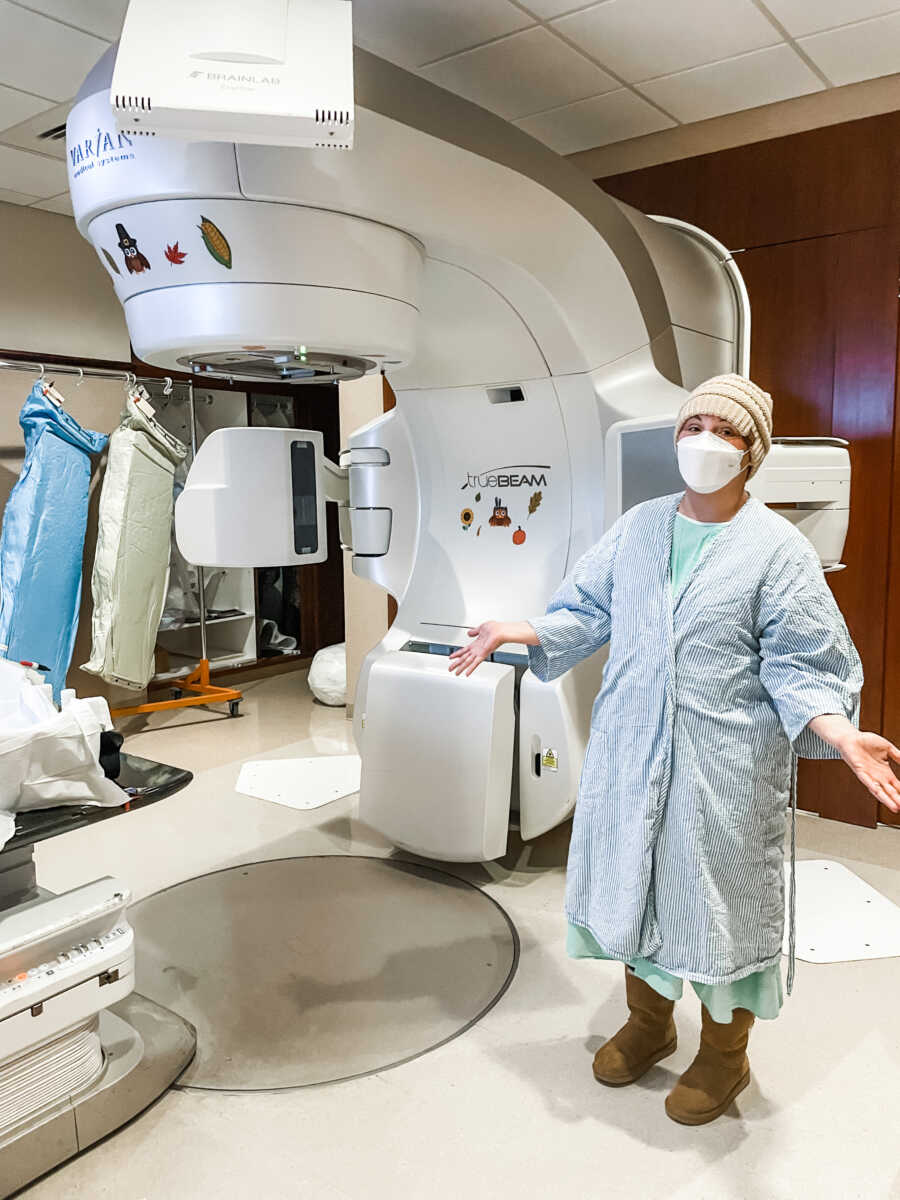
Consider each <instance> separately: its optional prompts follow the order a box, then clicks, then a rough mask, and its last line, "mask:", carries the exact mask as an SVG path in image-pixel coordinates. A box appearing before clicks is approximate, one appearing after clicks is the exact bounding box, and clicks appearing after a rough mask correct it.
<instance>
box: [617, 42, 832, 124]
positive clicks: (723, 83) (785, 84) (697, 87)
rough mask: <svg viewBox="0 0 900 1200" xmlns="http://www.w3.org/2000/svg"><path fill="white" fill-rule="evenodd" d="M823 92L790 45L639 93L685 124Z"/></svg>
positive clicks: (662, 81)
mask: <svg viewBox="0 0 900 1200" xmlns="http://www.w3.org/2000/svg"><path fill="white" fill-rule="evenodd" d="M822 89H823V84H822V82H821V81H820V80H819V79H818V77H817V76H816V75H815V74H814V73H813V72H812V71H811V70H810V69H809V67H808V66H807V65H806V63H805V62H804V61H803V60H802V59H801V58H800V56H799V55H798V54H796V53H795V52H794V50H792V49H791V47H790V46H788V45H787V44H785V43H782V44H781V45H780V46H772V47H770V48H769V49H768V50H754V51H753V53H752V54H741V55H739V56H738V57H737V58H728V59H726V60H725V61H724V62H718V63H711V64H710V65H709V66H708V67H696V68H694V70H692V71H680V72H679V73H678V74H677V75H667V76H665V77H664V78H662V79H653V80H651V81H650V82H649V83H642V84H640V85H639V86H638V91H639V92H642V93H643V94H644V95H645V96H648V97H649V98H650V99H651V100H654V101H655V102H656V103H657V104H659V105H660V106H661V107H662V108H664V109H665V110H666V111H667V112H670V113H671V114H672V116H673V117H676V118H677V119H678V120H679V121H683V122H685V123H687V122H690V121H702V120H704V119H705V118H706V117H719V116H721V115H722V114H723V113H730V112H738V110H740V109H745V108H756V107H757V106H758V105H760V104H772V103H774V102H775V101H776V100H787V99H788V98H789V97H791V96H803V95H806V94H807V93H809V92H816V91H820V90H822Z"/></svg>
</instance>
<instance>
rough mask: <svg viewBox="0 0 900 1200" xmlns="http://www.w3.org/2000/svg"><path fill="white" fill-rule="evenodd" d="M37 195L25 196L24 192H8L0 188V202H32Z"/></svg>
mask: <svg viewBox="0 0 900 1200" xmlns="http://www.w3.org/2000/svg"><path fill="white" fill-rule="evenodd" d="M35 200H37V196H26V195H25V193H24V192H10V191H8V190H7V189H6V188H0V204H34V202H35Z"/></svg>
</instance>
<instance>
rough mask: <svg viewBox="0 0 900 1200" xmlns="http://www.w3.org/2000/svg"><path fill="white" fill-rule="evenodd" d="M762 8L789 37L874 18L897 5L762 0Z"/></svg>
mask: <svg viewBox="0 0 900 1200" xmlns="http://www.w3.org/2000/svg"><path fill="white" fill-rule="evenodd" d="M766 7H767V8H768V9H769V10H770V11H771V13H772V15H773V16H774V17H776V18H777V19H778V20H779V21H780V22H781V24H782V25H783V26H784V27H785V29H786V30H787V31H788V33H789V34H790V35H791V37H802V36H803V35H804V34H806V33H818V32H819V31H820V30H822V29H833V28H834V27H835V26H836V25H847V24H849V23H850V22H851V21H864V20H865V19H866V18H867V17H877V16H880V15H881V14H882V13H887V12H892V11H894V10H895V9H897V8H898V7H900V5H897V4H896V3H893V4H892V3H891V0H766Z"/></svg>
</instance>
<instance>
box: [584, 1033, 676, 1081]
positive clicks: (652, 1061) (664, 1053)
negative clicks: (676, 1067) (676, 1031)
mask: <svg viewBox="0 0 900 1200" xmlns="http://www.w3.org/2000/svg"><path fill="white" fill-rule="evenodd" d="M677 1049H678V1038H672V1040H671V1042H669V1043H668V1045H666V1046H663V1048H662V1049H661V1050H657V1051H656V1052H655V1053H654V1054H651V1055H650V1057H649V1058H647V1059H645V1060H644V1062H642V1063H641V1065H640V1066H639V1067H638V1068H636V1070H635V1071H634V1072H633V1073H632V1074H631V1075H629V1076H628V1078H627V1079H608V1078H607V1079H604V1077H603V1076H602V1075H598V1074H597V1072H596V1071H594V1078H595V1079H596V1080H597V1082H598V1083H602V1084H603V1086H604V1087H627V1086H628V1084H629V1083H637V1081H638V1080H639V1079H640V1078H641V1077H642V1076H644V1075H646V1074H647V1072H648V1071H649V1070H650V1068H651V1067H653V1066H655V1065H656V1064H657V1063H658V1062H660V1061H661V1060H662V1059H664V1058H668V1057H669V1055H670V1054H674V1053H675V1051H676V1050H677Z"/></svg>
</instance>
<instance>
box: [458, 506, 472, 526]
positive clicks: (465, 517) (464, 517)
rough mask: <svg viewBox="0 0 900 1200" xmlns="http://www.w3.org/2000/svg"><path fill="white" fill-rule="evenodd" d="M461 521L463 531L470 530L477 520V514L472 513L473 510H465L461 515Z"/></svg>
mask: <svg viewBox="0 0 900 1200" xmlns="http://www.w3.org/2000/svg"><path fill="white" fill-rule="evenodd" d="M459 519H460V521H461V522H462V527H463V529H468V528H469V526H470V525H471V524H472V522H473V521H474V520H475V514H474V513H473V512H472V510H471V508H464V509H463V510H462V512H461V513H460V514H459Z"/></svg>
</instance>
